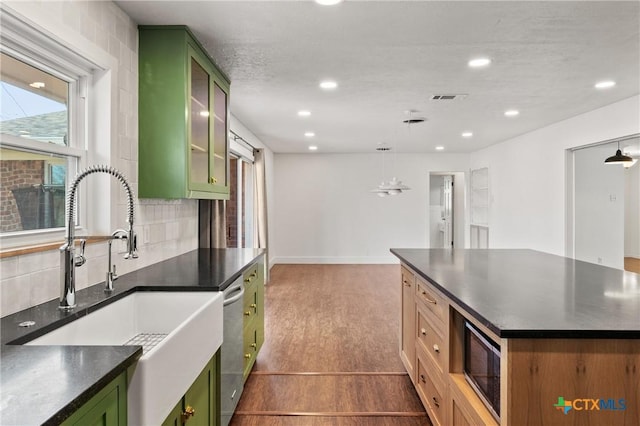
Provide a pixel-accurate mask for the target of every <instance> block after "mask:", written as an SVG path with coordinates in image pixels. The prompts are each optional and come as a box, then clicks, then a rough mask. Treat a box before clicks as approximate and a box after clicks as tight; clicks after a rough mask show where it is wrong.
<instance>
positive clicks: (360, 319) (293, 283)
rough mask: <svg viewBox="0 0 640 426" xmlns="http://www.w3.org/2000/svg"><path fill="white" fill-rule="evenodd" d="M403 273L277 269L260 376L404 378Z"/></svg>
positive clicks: (388, 268) (365, 268)
mask: <svg viewBox="0 0 640 426" xmlns="http://www.w3.org/2000/svg"><path fill="white" fill-rule="evenodd" d="M398 274H399V266H398V265H275V266H274V267H273V268H272V270H271V281H270V282H269V284H268V285H267V286H266V289H265V344H264V346H263V347H262V350H261V351H260V354H259V355H258V358H257V360H256V366H255V367H254V368H255V370H256V371H319V372H321V371H399V372H402V371H404V367H403V365H402V363H401V361H400V357H399V356H398V330H399V312H400V308H399V306H400V292H399V287H398V286H397V285H396V282H397V281H398Z"/></svg>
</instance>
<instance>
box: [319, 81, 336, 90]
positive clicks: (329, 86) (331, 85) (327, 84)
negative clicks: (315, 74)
mask: <svg viewBox="0 0 640 426" xmlns="http://www.w3.org/2000/svg"><path fill="white" fill-rule="evenodd" d="M336 87H338V83H336V82H335V81H332V80H325V81H322V82H320V88H321V89H324V90H333V89H335V88H336Z"/></svg>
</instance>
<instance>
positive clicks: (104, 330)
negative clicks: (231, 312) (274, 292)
mask: <svg viewBox="0 0 640 426" xmlns="http://www.w3.org/2000/svg"><path fill="white" fill-rule="evenodd" d="M222 301H223V295H222V293H221V292H136V293H132V294H130V295H128V296H125V297H124V298H122V299H120V300H118V301H116V302H113V303H111V304H109V305H106V306H105V307H103V308H100V309H98V310H96V311H94V312H92V313H90V314H88V315H86V316H83V317H80V318H78V319H77V320H74V321H73V322H71V323H69V324H66V325H64V326H62V327H60V328H58V329H55V330H53V331H51V332H49V333H47V334H45V335H43V336H41V337H38V338H37V339H34V340H32V341H30V342H28V343H26V344H27V345H74V346H78V345H80V346H93V345H105V346H121V345H125V344H139V345H141V346H143V354H142V357H141V358H140V359H139V361H138V363H137V364H136V365H135V366H134V367H133V373H132V374H131V371H130V372H129V373H130V374H129V376H128V378H127V380H128V382H129V387H128V389H127V405H128V424H130V425H158V424H160V423H162V421H163V420H164V419H165V418H166V417H167V416H168V415H169V412H170V411H171V409H172V408H173V407H174V406H175V405H176V403H177V402H178V401H179V400H180V398H182V396H183V395H184V393H185V392H186V390H187V389H188V388H189V387H190V386H191V384H192V383H193V381H194V380H195V379H196V377H197V376H198V374H199V373H200V372H201V371H202V368H203V367H204V365H205V364H206V363H207V361H209V360H210V359H211V357H212V356H213V354H214V353H215V352H216V351H217V350H218V348H219V347H220V345H221V344H222Z"/></svg>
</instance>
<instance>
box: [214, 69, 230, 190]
mask: <svg viewBox="0 0 640 426" xmlns="http://www.w3.org/2000/svg"><path fill="white" fill-rule="evenodd" d="M228 110H229V109H228V107H227V94H226V92H225V91H224V90H223V89H222V88H221V87H220V86H219V85H218V83H217V82H215V83H214V84H213V113H214V120H215V124H214V128H213V129H214V130H213V183H214V184H215V185H217V186H222V187H225V188H226V187H227V186H228V185H227V164H229V161H228V157H227V156H228V154H229V149H228V142H229V138H228V135H229V124H228V118H227V117H228V113H227V111H228Z"/></svg>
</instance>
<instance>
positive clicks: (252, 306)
mask: <svg viewBox="0 0 640 426" xmlns="http://www.w3.org/2000/svg"><path fill="white" fill-rule="evenodd" d="M249 307H250V308H257V307H258V305H256V304H255V303H252V304H250V305H249Z"/></svg>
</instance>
